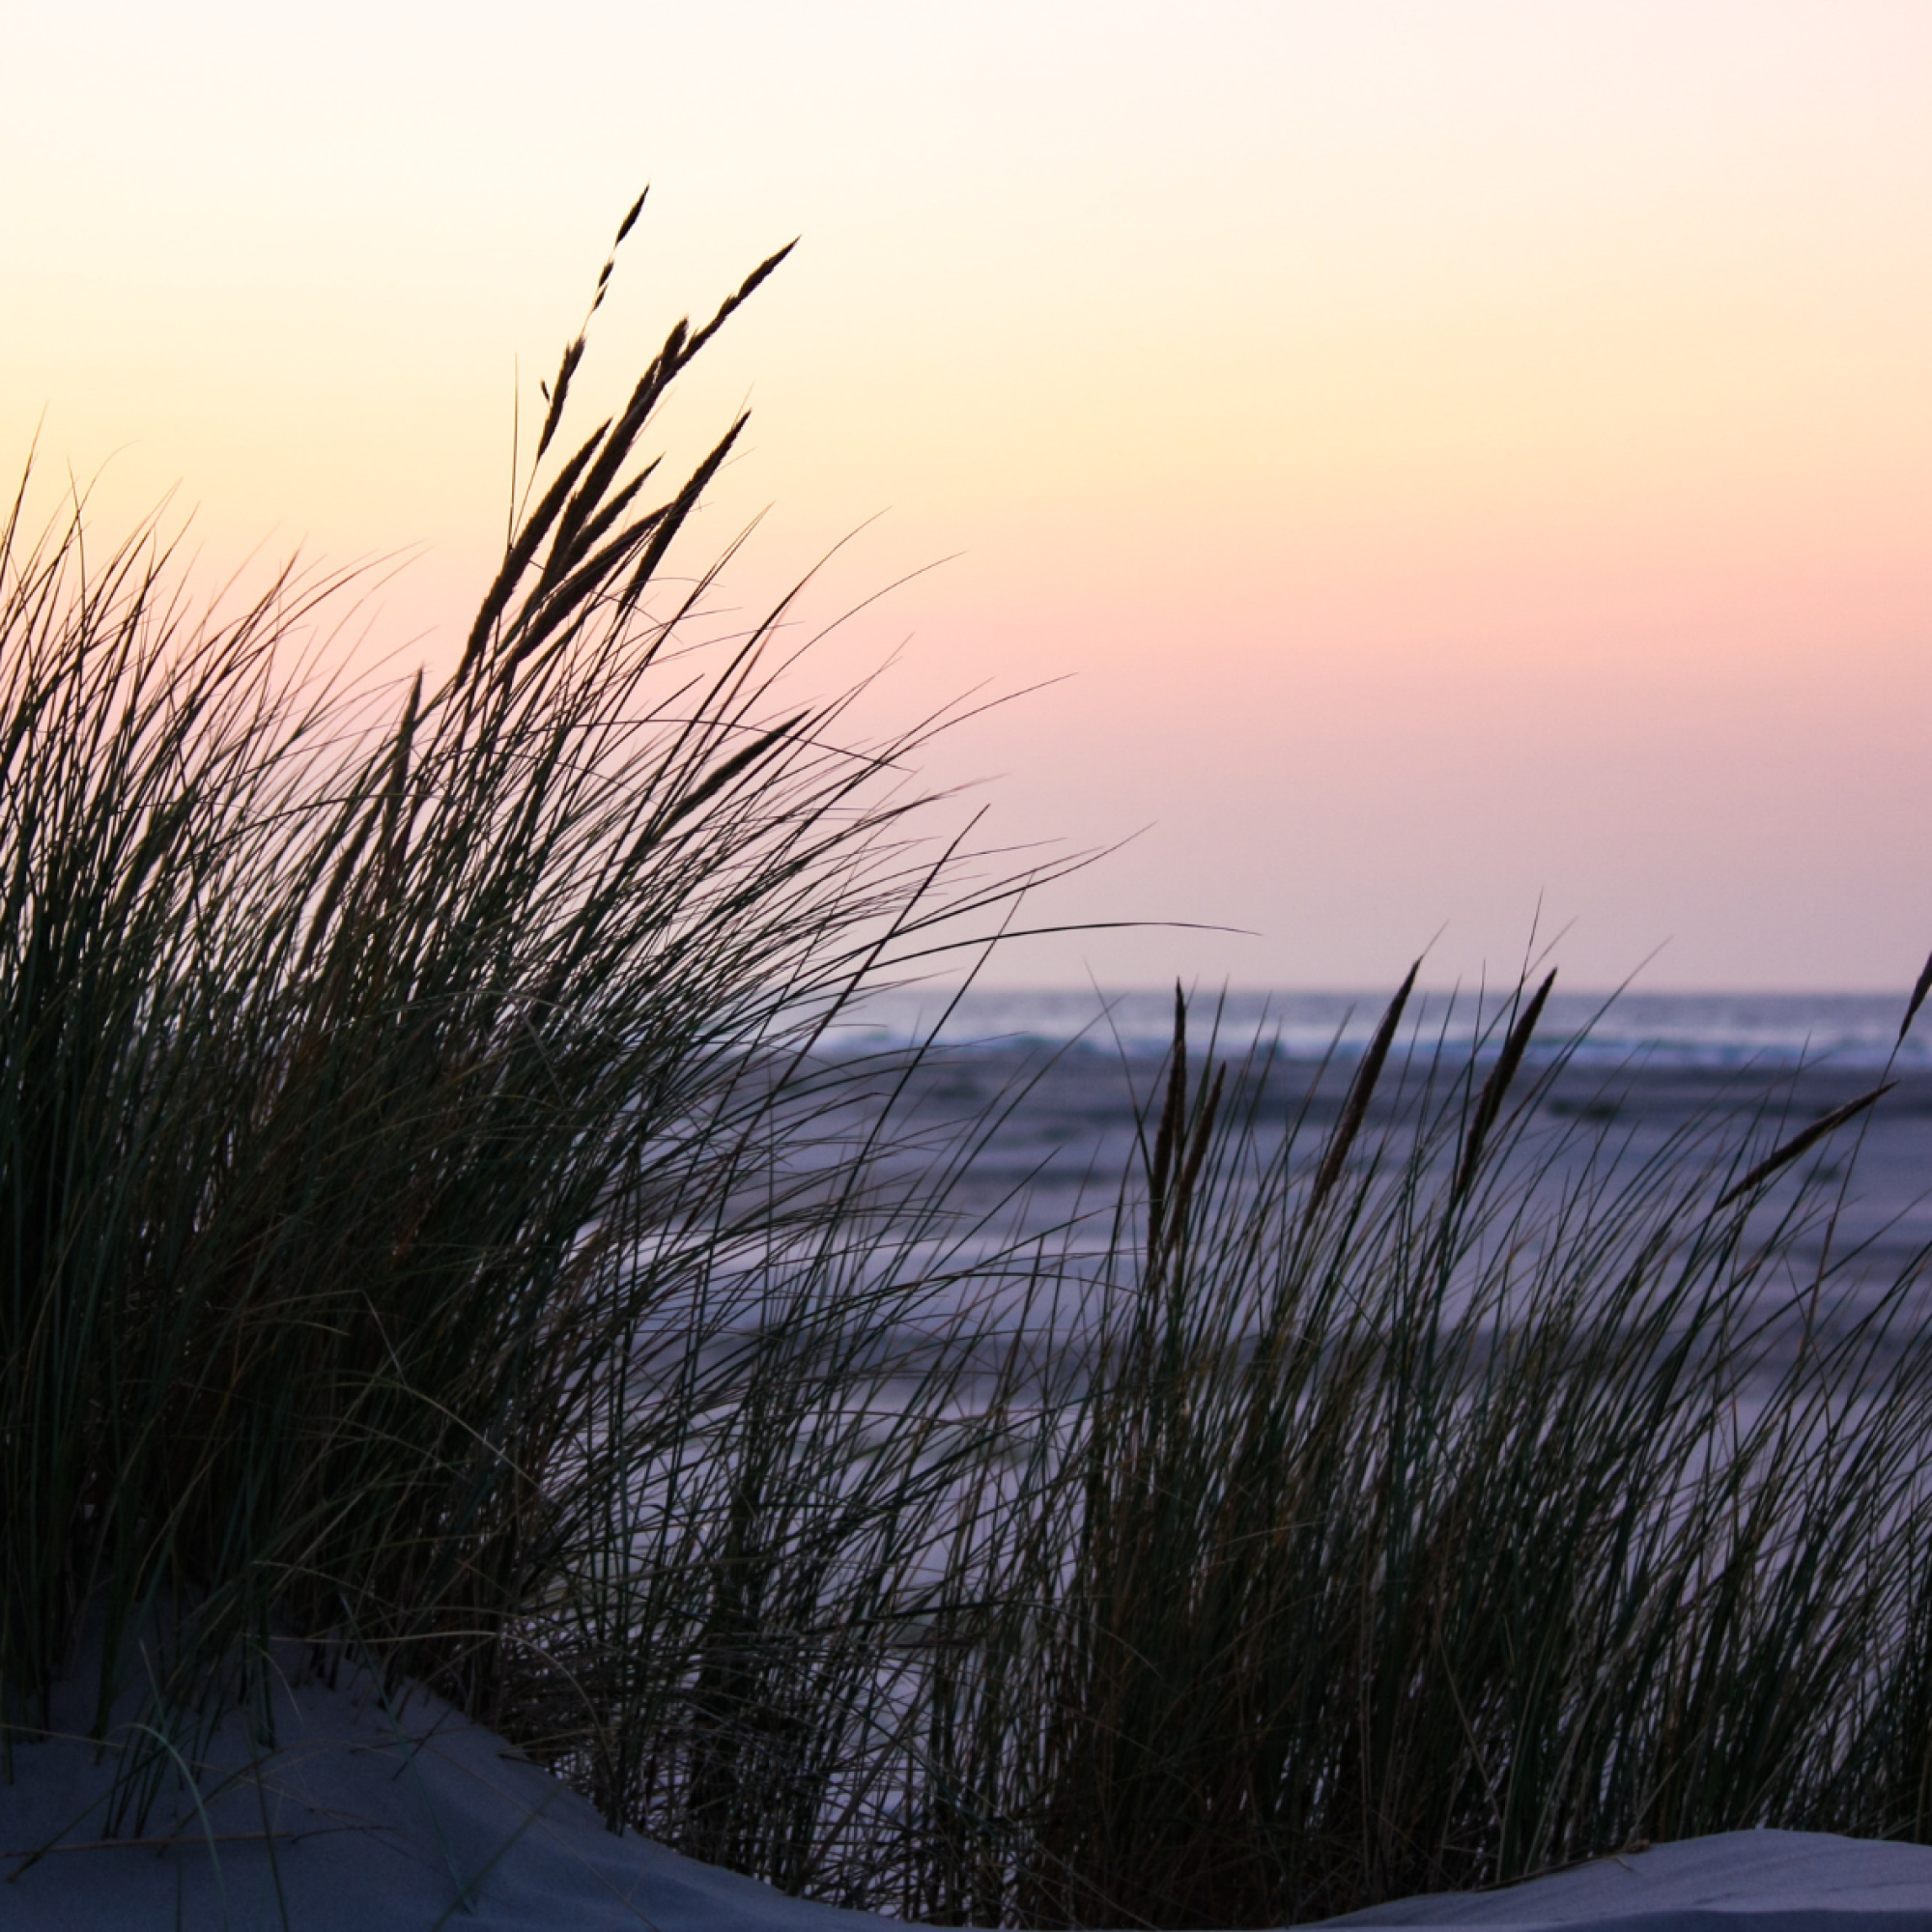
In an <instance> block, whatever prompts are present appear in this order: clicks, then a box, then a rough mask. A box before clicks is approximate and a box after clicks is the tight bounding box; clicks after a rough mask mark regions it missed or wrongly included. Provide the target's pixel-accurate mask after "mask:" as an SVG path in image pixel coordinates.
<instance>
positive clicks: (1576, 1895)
mask: <svg viewBox="0 0 1932 1932" xmlns="http://www.w3.org/2000/svg"><path fill="white" fill-rule="evenodd" d="M1326 1922H1327V1923H1328V1924H1330V1925H1406V1926H1429V1925H1443V1926H1449V1925H1458V1926H1461V1925H1511V1926H1537V1925H1552V1926H1554V1925H1562V1926H1583V1925H1587V1926H1592V1927H1605V1928H1609V1927H1614V1928H1616V1932H1753V1929H1754V1928H1761V1932H1932V1846H1926V1845H1890V1844H1875V1843H1872V1842H1870V1841H1868V1840H1865V1839H1861V1838H1837V1837H1833V1836H1831V1835H1829V1834H1828V1833H1822V1832H1725V1833H1720V1834H1719V1835H1718V1836H1715V1837H1709V1838H1687V1839H1685V1840H1684V1841H1683V1842H1682V1843H1679V1844H1674V1845H1657V1846H1654V1847H1652V1849H1651V1850H1649V1851H1647V1852H1634V1853H1630V1854H1626V1855H1624V1856H1621V1857H1617V1858H1607V1859H1595V1860H1593V1861H1591V1862H1590V1863H1588V1864H1586V1865H1578V1866H1577V1867H1575V1868H1574V1869H1573V1870H1570V1871H1565V1872H1557V1873H1555V1874H1554V1875H1552V1876H1551V1877H1549V1878H1544V1879H1536V1880H1533V1881H1532V1882H1531V1883H1529V1884H1527V1885H1519V1886H1512V1887H1510V1888H1508V1889H1505V1890H1502V1891H1485V1892H1435V1893H1433V1894H1432V1895H1430V1896H1429V1897H1426V1898H1406V1899H1402V1900H1400V1901H1399V1902H1398V1903H1396V1904H1393V1905H1378V1906H1374V1907H1372V1908H1371V1909H1370V1910H1369V1911H1367V1912H1351V1913H1350V1914H1349V1915H1348V1916H1347V1917H1346V1918H1331V1919H1329V1920H1327V1921H1326Z"/></svg>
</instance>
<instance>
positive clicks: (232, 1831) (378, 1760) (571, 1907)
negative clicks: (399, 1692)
mask: <svg viewBox="0 0 1932 1932" xmlns="http://www.w3.org/2000/svg"><path fill="white" fill-rule="evenodd" d="M250 1755H251V1754H250V1751H249V1748H248V1746H247V1743H246V1738H245V1733H244V1731H243V1728H242V1726H241V1724H240V1722H239V1721H231V1722H230V1723H229V1724H228V1725H227V1726H226V1727H225V1728H224V1729H223V1730H222V1732H221V1733H220V1734H219V1736H218V1737H217V1738H216V1740H215V1743H214V1746H213V1748H212V1750H211V1751H210V1753H209V1762H210V1763H211V1764H213V1765H214V1766H216V1767H220V1768H225V1769H226V1770H228V1771H232V1772H238V1773H239V1774H240V1775H239V1776H234V1777H233V1778H232V1779H231V1780H230V1781H229V1783H228V1784H227V1786H226V1788H225V1789H221V1790H219V1791H218V1792H217V1793H216V1795H214V1796H213V1797H212V1798H210V1799H209V1800H208V1801H207V1802H206V1804H205V1805H203V1806H199V1807H198V1806H197V1805H196V1804H194V1803H193V1802H192V1801H186V1802H183V1801H182V1800H181V1799H180V1798H179V1797H176V1796H172V1795H171V1796H170V1797H168V1798H166V1799H164V1800H163V1801H162V1803H161V1804H158V1805H157V1806H156V1811H155V1813H154V1815H153V1817H152V1818H151V1820H150V1822H149V1825H148V1828H147V1832H146V1834H145V1837H144V1839H143V1840H142V1841H141V1842H139V1843H132V1844H130V1843H128V1842H125V1841H124V1842H120V1843H116V1844H111V1845H108V1844H102V1843H100V1842H99V1839H100V1826H101V1809H100V1807H101V1802H102V1793H103V1790H104V1786H105V1776H104V1773H103V1771H102V1769H101V1768H100V1766H99V1764H97V1762H96V1759H95V1753H94V1751H93V1750H92V1749H91V1748H90V1747H88V1746H87V1745H85V1744H83V1743H80V1742H77V1741H72V1740H67V1739H56V1740H53V1741H51V1742H47V1743H43V1744H36V1745H27V1746H23V1747H18V1748H17V1749H16V1753H15V1764H14V1773H15V1776H14V1782H13V1784H12V1785H11V1786H7V1785H0V1854H4V1855H5V1856H4V1858H0V1932H123V1928H142V1932H145V1928H149V1927H167V1926H179V1927H182V1928H184V1932H204V1928H206V1932H215V1928H219V1927H222V1926H228V1927H232V1928H234V1932H257V1928H261V1932H271V1928H278V1927H283V1926H286V1927H288V1928H290V1932H431V1928H433V1927H441V1926H445V1925H447V1926H451V1927H458V1928H466V1927H467V1928H475V1932H510V1929H511V1928H515V1932H579V1928H590V1927H600V1928H601V1927H636V1926H640V1925H641V1926H650V1927H654V1928H657V1932H767V1928H769V1932H882V1928H885V1927H887V1926H888V1925H890V1924H891V1922H892V1921H889V1920H885V1919H880V1918H871V1917H868V1916H867V1915H866V1914H863V1913H856V1912H839V1911H836V1910H834V1909H833V1908H831V1907H829V1906H821V1905H809V1904H804V1903H801V1902H800V1901H798V1900H796V1899H790V1898H786V1897H784V1896H782V1895H781V1894H780V1893H778V1892H776V1891H773V1890H772V1889H770V1888H769V1887H766V1886H763V1885H760V1884H758V1883H756V1882H755V1881H754V1880H752V1879H747V1878H740V1877H738V1876H737V1875H736V1874H734V1873H730V1872H724V1871H718V1870H714V1869H713V1868H711V1867H709V1866H706V1865H700V1864H696V1863H694V1862H692V1861H690V1860H688V1859H683V1858H679V1857H678V1856H677V1855H676V1854H675V1853H672V1852H668V1851H666V1850H665V1849H664V1848H663V1847H662V1846H660V1845H655V1844H652V1843H651V1842H650V1841H649V1840H647V1839H643V1838H639V1837H636V1836H626V1837H622V1838H619V1837H614V1836H612V1835H611V1833H608V1832H606V1831H605V1830H604V1829H603V1826H602V1823H601V1822H600V1820H599V1819H598V1817H597V1815H596V1813H595V1812H594V1811H593V1810H592V1809H591V1807H590V1806H589V1805H588V1804H585V1803H584V1801H583V1800H582V1799H581V1798H579V1797H577V1796H576V1795H575V1794H574V1793H572V1792H571V1791H569V1790H567V1789H566V1788H565V1787H564V1786H562V1785H560V1784H558V1783H557V1782H556V1781H555V1780H554V1778H552V1777H550V1776H548V1775H547V1774H545V1773H544V1772H543V1771H541V1770H539V1769H538V1768H537V1767H536V1766H535V1765H533V1764H531V1763H529V1762H528V1760H526V1759H525V1758H522V1757H520V1756H519V1755H518V1754H517V1753H516V1752H515V1751H513V1750H511V1749H510V1747H508V1746H506V1745H505V1744H504V1743H503V1742H502V1741H501V1740H500V1739H499V1738H497V1737H495V1736H494V1735H492V1734H491V1733H490V1732H488V1731H485V1730H483V1729H481V1728H480V1727H478V1726H476V1725H473V1724H471V1723H469V1722H468V1720H466V1719H463V1718H462V1717H460V1716H459V1715H458V1714H457V1713H455V1712H454V1711H452V1710H451V1709H450V1708H449V1707H448V1706H447V1705H445V1704H442V1703H440V1701H438V1700H436V1699H434V1698H430V1697H426V1696H422V1695H420V1694H418V1695H417V1696H414V1697H412V1699H411V1701H410V1703H409V1704H408V1706H407V1707H406V1708H405V1709H404V1710H402V1711H401V1712H398V1713H395V1714H393V1715H389V1714H385V1713H384V1710H383V1708H382V1707H381V1705H380V1703H379V1702H378V1701H377V1700H375V1699H374V1698H373V1696H371V1695H369V1694H367V1692H366V1687H365V1691H364V1694H363V1695H361V1696H360V1697H357V1696H355V1695H352V1694H350V1692H348V1691H346V1690H327V1689H326V1688H324V1687H323V1686H320V1685H314V1684H311V1685H308V1686H306V1687H304V1688H302V1689H300V1690H283V1691H282V1692H281V1693H279V1709H278V1713H277V1737H276V1748H275V1750H274V1752H273V1753H272V1754H271V1755H270V1756H268V1757H266V1758H263V1757H262V1756H261V1755H260V1754H259V1753H256V1754H255V1762H254V1764H253V1766H252V1768H251V1767H250ZM219 1775H220V1774H219V1772H217V1776H216V1777H215V1778H212V1779H208V1780H205V1783H206V1784H210V1785H212V1784H214V1783H216V1782H218V1781H219ZM42 1846H51V1847H53V1849H51V1850H49V1851H47V1852H46V1853H45V1854H44V1856H42V1857H41V1858H39V1859H38V1860H35V1861H31V1862H29V1861H28V1860H27V1858H26V1856H25V1855H26V1854H28V1853H30V1852H32V1851H34V1850H35V1849H36V1848H39V1847H42ZM1329 1922H1330V1923H1331V1924H1336V1925H1401V1926H1471V1925H1497V1926H1516V1927H1525V1926H1545V1925H1547V1926H1564V1927H1575V1926H1602V1927H1605V1928H1610V1927H1614V1928H1616V1932H1758V1928H1761V1932H1932V1848H1926V1847H1922V1846H1915V1845H1888V1844H1869V1843H1863V1842H1860V1841H1857V1840H1854V1839H1849V1838H1834V1837H1828V1836H1823V1835H1819V1834H1814V1833H1797V1832H1742V1833H1730V1834H1727V1835H1725V1836H1721V1837H1712V1838H1699V1839H1693V1840H1690V1841H1689V1842H1687V1843H1684V1844H1676V1845H1662V1846H1659V1847H1657V1848H1656V1849H1655V1850H1652V1851H1647V1852H1642V1853H1637V1854H1634V1855H1632V1856H1628V1857H1621V1858H1612V1859H1602V1860H1598V1861H1595V1862H1594V1863H1592V1864H1589V1865H1585V1866H1582V1867H1579V1868H1577V1869H1576V1870H1573V1871H1568V1872H1563V1873H1559V1874H1556V1875H1555V1876H1553V1877H1550V1878H1548V1879H1542V1880H1538V1881H1536V1882H1534V1883H1532V1884H1529V1885H1524V1886H1519V1887H1516V1888H1513V1889H1509V1890H1504V1891H1493V1892H1485V1893H1447V1894H1438V1895H1435V1896H1433V1897H1428V1898H1415V1899H1406V1900H1404V1901H1402V1902H1400V1903H1398V1904H1394V1905H1387V1906H1381V1907H1378V1908H1376V1909H1374V1910H1372V1911H1368V1912H1361V1913H1355V1914H1351V1915H1350V1917H1349V1918H1344V1919H1337V1920H1331V1921H1329Z"/></svg>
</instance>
